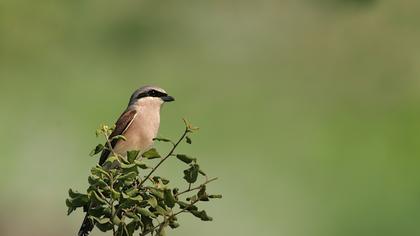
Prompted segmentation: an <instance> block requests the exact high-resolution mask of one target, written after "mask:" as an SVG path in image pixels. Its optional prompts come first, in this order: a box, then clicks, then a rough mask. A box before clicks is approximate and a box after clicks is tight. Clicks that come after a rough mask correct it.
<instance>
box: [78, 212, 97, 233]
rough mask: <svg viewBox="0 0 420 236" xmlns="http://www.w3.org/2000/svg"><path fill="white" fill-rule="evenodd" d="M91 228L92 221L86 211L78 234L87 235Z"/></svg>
mask: <svg viewBox="0 0 420 236" xmlns="http://www.w3.org/2000/svg"><path fill="white" fill-rule="evenodd" d="M92 229H93V223H92V221H91V220H90V219H89V218H88V214H87V213H86V215H85V218H84V219H83V223H82V226H80V230H79V233H78V234H77V235H78V236H88V235H89V233H90V231H92Z"/></svg>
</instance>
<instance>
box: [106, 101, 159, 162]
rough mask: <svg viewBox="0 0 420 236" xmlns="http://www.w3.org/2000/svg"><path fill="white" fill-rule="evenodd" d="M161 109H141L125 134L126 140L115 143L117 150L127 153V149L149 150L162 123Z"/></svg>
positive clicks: (120, 152)
mask: <svg viewBox="0 0 420 236" xmlns="http://www.w3.org/2000/svg"><path fill="white" fill-rule="evenodd" d="M159 113H160V109H150V108H148V109H146V108H144V109H141V108H140V109H139V110H138V113H137V115H136V117H135V118H134V120H133V122H132V123H131V125H130V126H129V127H128V129H127V130H126V132H125V133H124V134H123V135H124V136H125V138H126V139H127V140H126V141H119V142H118V143H117V145H115V147H114V150H115V152H117V153H119V154H121V155H125V154H126V153H127V151H132V150H140V151H146V150H148V149H149V148H150V147H151V146H152V144H153V139H154V138H155V137H156V136H157V133H158V131H159V125H160V114H159Z"/></svg>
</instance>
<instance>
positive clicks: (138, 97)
mask: <svg viewBox="0 0 420 236" xmlns="http://www.w3.org/2000/svg"><path fill="white" fill-rule="evenodd" d="M174 100H175V99H174V98H173V97H172V96H169V95H168V94H167V93H166V91H165V90H163V89H161V88H159V87H154V86H144V87H141V88H139V89H137V90H136V91H135V92H134V93H133V95H131V97H130V102H129V103H128V107H127V109H125V111H124V112H123V113H122V115H121V116H120V118H119V119H118V121H117V122H116V123H115V129H114V130H113V132H112V133H111V135H110V137H109V138H110V139H112V137H115V136H117V135H124V137H125V138H126V140H121V139H118V140H114V141H112V142H111V147H112V149H113V150H114V151H115V152H116V153H118V154H120V155H126V153H127V151H132V150H141V151H146V150H147V149H149V148H150V147H151V145H152V144H153V139H154V138H156V135H157V133H158V130H159V125H160V109H161V107H162V105H163V104H164V103H165V102H172V101H174ZM107 146H108V145H107ZM109 155H110V151H109V150H108V149H104V150H103V151H102V153H101V157H100V159H99V164H100V165H103V164H104V163H105V161H106V159H107V158H108V156H109ZM87 216H88V215H87V214H86V216H85V218H84V220H83V223H82V226H81V227H80V230H79V233H78V236H87V235H89V233H90V231H92V229H93V224H92V222H91V221H90V220H89V219H88V218H87Z"/></svg>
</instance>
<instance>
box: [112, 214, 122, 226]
mask: <svg viewBox="0 0 420 236" xmlns="http://www.w3.org/2000/svg"><path fill="white" fill-rule="evenodd" d="M111 221H112V223H113V224H114V225H120V224H121V222H122V221H121V219H120V218H119V217H118V216H117V215H114V217H112V220H111Z"/></svg>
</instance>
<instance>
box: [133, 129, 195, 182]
mask: <svg viewBox="0 0 420 236" xmlns="http://www.w3.org/2000/svg"><path fill="white" fill-rule="evenodd" d="M189 132H190V130H189V129H188V128H186V129H185V131H184V133H183V134H182V136H181V138H179V140H178V142H176V143H175V145H173V147H172V149H171V151H169V153H168V154H167V155H166V156H165V158H163V159H162V160H160V161H159V163H158V164H157V165H156V166H155V167H154V168H153V169H152V170H151V171H150V172H149V174H148V175H147V176H146V177H145V178H144V179H143V180H142V181H141V182H140V184H139V187H141V186H142V185H143V184H144V182H146V181H147V179H149V178H150V176H152V174H153V173H154V172H155V171H156V169H157V168H159V166H160V165H162V163H163V162H164V161H166V160H167V159H168V158H169V157H170V156H171V155H172V153H173V152H174V151H175V149H176V148H177V147H178V145H179V144H180V143H181V141H182V140H183V139H184V138H185V136H187V134H188V133H189Z"/></svg>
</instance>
